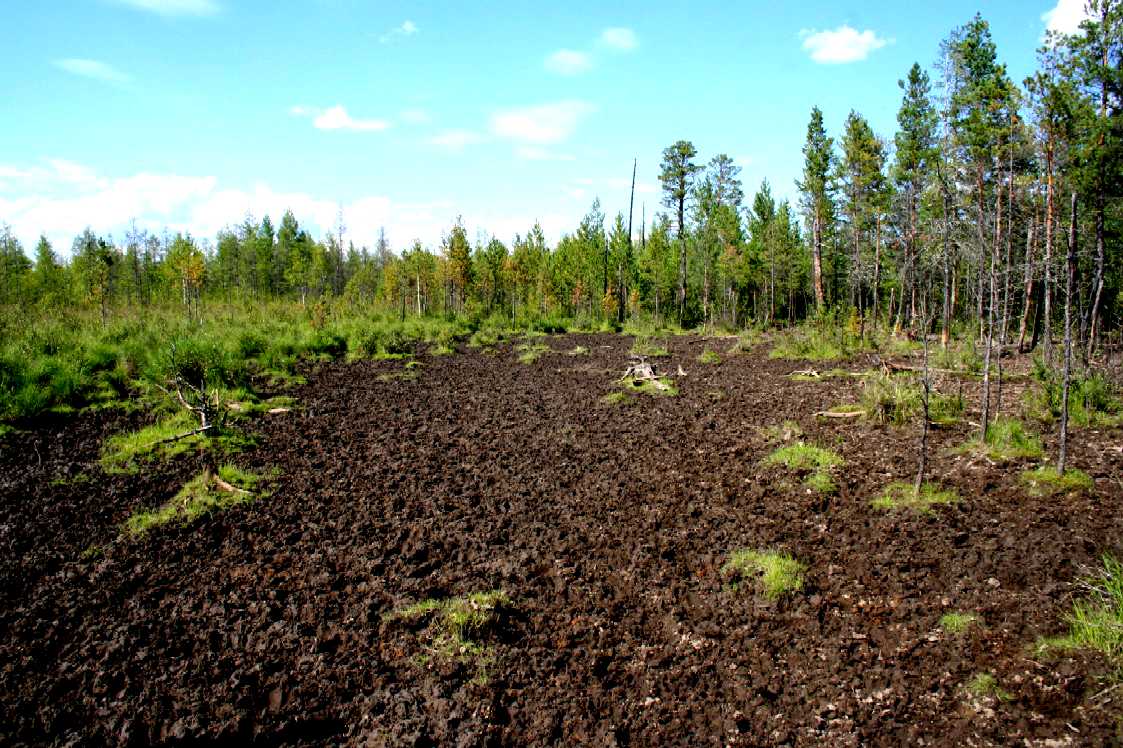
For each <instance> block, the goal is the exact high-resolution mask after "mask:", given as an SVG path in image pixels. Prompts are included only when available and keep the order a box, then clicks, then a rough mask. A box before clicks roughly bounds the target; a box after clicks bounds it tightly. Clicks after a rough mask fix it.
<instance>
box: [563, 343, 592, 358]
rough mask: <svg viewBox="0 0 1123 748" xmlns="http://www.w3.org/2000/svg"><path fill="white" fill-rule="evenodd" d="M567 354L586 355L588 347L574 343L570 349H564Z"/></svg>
mask: <svg viewBox="0 0 1123 748" xmlns="http://www.w3.org/2000/svg"><path fill="white" fill-rule="evenodd" d="M566 354H567V355H569V356H588V355H589V349H588V348H586V347H585V346H583V345H575V346H573V348H572V349H571V350H568V351H566Z"/></svg>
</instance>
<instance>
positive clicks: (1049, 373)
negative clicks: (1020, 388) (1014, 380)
mask: <svg viewBox="0 0 1123 748" xmlns="http://www.w3.org/2000/svg"><path fill="white" fill-rule="evenodd" d="M1033 378H1034V380H1035V381H1036V383H1037V386H1036V387H1032V388H1030V389H1028V390H1026V394H1025V406H1026V412H1027V415H1028V417H1030V418H1033V419H1035V420H1038V421H1041V422H1042V423H1046V424H1051V423H1054V422H1055V421H1057V420H1058V419H1059V418H1060V417H1061V405H1062V399H1063V397H1064V380H1063V377H1062V376H1061V374H1060V373H1059V372H1057V371H1054V370H1053V369H1052V368H1050V367H1048V366H1046V365H1045V363H1044V362H1043V361H1042V360H1041V359H1035V360H1034V367H1033ZM1068 419H1069V421H1068V422H1069V424H1070V426H1081V427H1089V426H1091V427H1096V426H1099V427H1104V426H1118V425H1120V424H1123V401H1121V400H1120V397H1119V393H1118V392H1116V390H1115V388H1114V387H1113V386H1112V384H1111V382H1110V381H1108V380H1107V379H1106V378H1105V377H1104V376H1103V375H1102V374H1092V375H1090V376H1087V377H1079V376H1073V377H1072V378H1071V380H1070V381H1069V389H1068Z"/></svg>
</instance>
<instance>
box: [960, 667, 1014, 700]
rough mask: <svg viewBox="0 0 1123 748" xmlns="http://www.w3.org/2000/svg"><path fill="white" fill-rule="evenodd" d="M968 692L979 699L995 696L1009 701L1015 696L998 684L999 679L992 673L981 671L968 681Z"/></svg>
mask: <svg viewBox="0 0 1123 748" xmlns="http://www.w3.org/2000/svg"><path fill="white" fill-rule="evenodd" d="M967 692H968V693H970V694H971V695H972V696H974V697H975V698H978V699H985V698H993V699H995V700H996V701H1009V700H1010V699H1012V698H1014V697H1013V696H1011V695H1010V692H1009V691H1007V690H1005V689H1004V688H1002V687H1001V686H999V685H998V679H997V678H995V677H994V676H993V675H992V674H990V673H979V674H977V675H976V676H975V677H974V678H972V679H971V680H970V681H968V682H967Z"/></svg>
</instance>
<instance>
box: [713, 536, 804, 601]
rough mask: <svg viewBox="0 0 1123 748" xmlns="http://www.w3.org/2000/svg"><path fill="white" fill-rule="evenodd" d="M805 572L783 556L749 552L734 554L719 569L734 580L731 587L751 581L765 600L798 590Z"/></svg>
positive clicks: (744, 549) (745, 550)
mask: <svg viewBox="0 0 1123 748" xmlns="http://www.w3.org/2000/svg"><path fill="white" fill-rule="evenodd" d="M806 571H807V567H806V566H804V565H803V564H801V563H800V562H799V561H797V560H796V559H795V558H793V557H792V556H790V555H788V554H786V553H777V552H773V551H757V550H753V549H750V548H742V549H740V550H737V551H734V552H733V553H732V554H731V555H730V557H729V561H728V562H727V563H726V564H725V566H723V567H722V573H724V574H726V575H727V576H732V577H734V583H735V584H736V582H737V581H739V580H747V579H752V580H754V581H755V582H756V583H757V584H758V585H759V586H760V589H761V592H762V593H763V594H764V596H765V597H766V598H768V599H769V600H778V599H779V598H781V597H784V596H785V595H790V594H793V593H796V592H799V591H800V590H802V589H803V582H804V572H806Z"/></svg>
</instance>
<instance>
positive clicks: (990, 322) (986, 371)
mask: <svg viewBox="0 0 1123 748" xmlns="http://www.w3.org/2000/svg"><path fill="white" fill-rule="evenodd" d="M994 203H995V220H994V244H993V245H992V247H991V251H990V277H989V278H988V282H987V290H988V299H987V310H986V313H987V314H986V351H985V353H984V354H983V417H982V421H983V424H982V436H980V439H982V440H983V441H986V438H987V429H988V427H989V426H990V358H991V352H992V351H993V350H994V307H995V306H996V303H995V302H996V299H995V286H996V285H997V284H996V283H995V279H994V276H995V274H996V273H997V272H998V245H999V243H1000V242H1001V240H1002V184H1001V183H999V184H998V185H997V189H996V191H995V196H994ZM981 290H982V289H981V288H980V291H981Z"/></svg>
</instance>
